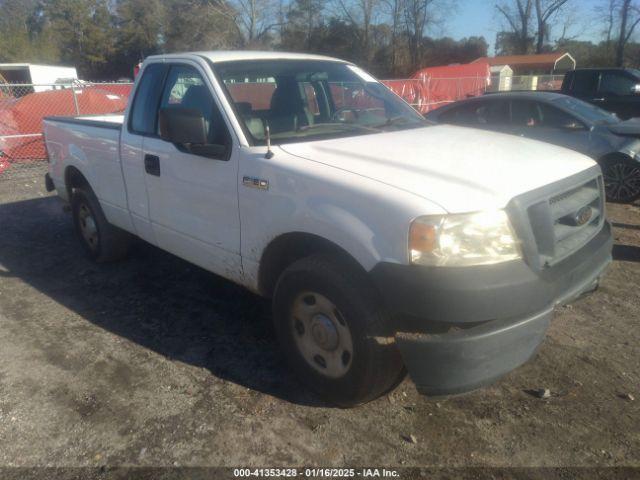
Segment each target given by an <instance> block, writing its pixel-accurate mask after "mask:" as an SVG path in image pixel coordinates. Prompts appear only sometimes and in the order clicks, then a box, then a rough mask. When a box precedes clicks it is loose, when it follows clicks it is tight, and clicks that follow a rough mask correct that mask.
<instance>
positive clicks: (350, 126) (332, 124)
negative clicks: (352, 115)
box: [297, 122, 377, 132]
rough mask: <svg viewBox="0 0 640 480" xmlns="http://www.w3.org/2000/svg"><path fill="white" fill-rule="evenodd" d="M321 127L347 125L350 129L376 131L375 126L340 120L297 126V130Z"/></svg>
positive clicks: (305, 130)
mask: <svg viewBox="0 0 640 480" xmlns="http://www.w3.org/2000/svg"><path fill="white" fill-rule="evenodd" d="M321 127H348V128H351V129H360V130H367V131H369V132H375V131H377V129H376V128H375V127H367V126H366V125H359V124H357V123H341V122H335V123H316V124H314V125H304V126H302V127H298V130H297V131H298V132H308V131H309V130H315V129H317V128H321Z"/></svg>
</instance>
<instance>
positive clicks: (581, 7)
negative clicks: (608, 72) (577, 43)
mask: <svg viewBox="0 0 640 480" xmlns="http://www.w3.org/2000/svg"><path fill="white" fill-rule="evenodd" d="M602 3H603V0H573V7H572V9H573V12H574V15H576V18H575V23H576V25H575V27H573V31H574V32H575V33H574V34H576V35H577V34H580V35H579V39H580V40H598V35H599V33H598V25H597V22H596V21H594V20H595V18H594V17H595V14H594V8H595V6H596V5H598V4H602ZM502 25H503V22H502V19H501V18H500V17H499V16H498V12H497V11H496V8H495V1H494V0H458V9H457V12H456V14H455V15H454V16H453V18H452V19H451V20H449V21H448V22H447V23H446V24H445V26H444V31H443V32H442V33H443V34H445V35H448V36H451V37H453V38H455V39H456V40H459V39H461V38H464V37H474V36H484V37H485V39H486V40H487V42H488V43H489V45H490V47H489V54H490V55H493V54H494V43H495V39H496V34H497V33H498V31H500V30H501V27H502Z"/></svg>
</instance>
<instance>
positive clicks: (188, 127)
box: [158, 107, 207, 145]
mask: <svg viewBox="0 0 640 480" xmlns="http://www.w3.org/2000/svg"><path fill="white" fill-rule="evenodd" d="M158 122H159V127H160V138H162V139H163V140H165V141H167V142H171V143H175V144H177V145H204V144H206V143H207V126H206V124H205V120H204V116H203V115H202V112H201V111H200V110H196V109H193V108H178V107H174V108H162V109H160V113H159V117H158Z"/></svg>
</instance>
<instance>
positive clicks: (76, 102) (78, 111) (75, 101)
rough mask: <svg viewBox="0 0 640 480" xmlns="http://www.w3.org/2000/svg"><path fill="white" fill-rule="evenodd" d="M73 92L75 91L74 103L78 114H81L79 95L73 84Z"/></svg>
mask: <svg viewBox="0 0 640 480" xmlns="http://www.w3.org/2000/svg"><path fill="white" fill-rule="evenodd" d="M71 92H72V93H73V104H74V105H75V107H76V115H80V106H79V105H78V97H77V96H76V88H75V87H74V86H73V85H71Z"/></svg>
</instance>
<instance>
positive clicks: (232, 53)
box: [149, 50, 348, 63]
mask: <svg viewBox="0 0 640 480" xmlns="http://www.w3.org/2000/svg"><path fill="white" fill-rule="evenodd" d="M186 55H196V56H199V57H204V58H206V59H207V60H209V61H211V62H213V63H220V62H233V61H237V60H325V61H332V62H343V63H348V62H346V61H344V60H340V59H339V58H333V57H325V56H323V55H309V54H306V53H289V52H264V51H251V50H214V51H209V52H185V53H173V54H168V55H155V56H153V57H149V58H150V59H151V58H154V59H155V58H164V59H167V60H168V59H172V58H184V57H185V56H186Z"/></svg>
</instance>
